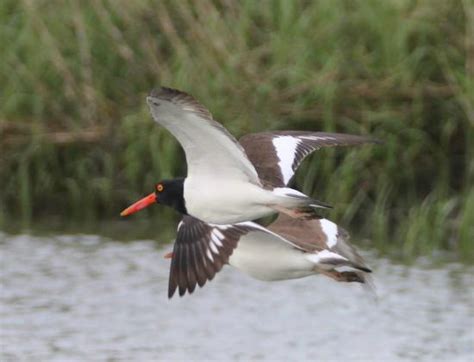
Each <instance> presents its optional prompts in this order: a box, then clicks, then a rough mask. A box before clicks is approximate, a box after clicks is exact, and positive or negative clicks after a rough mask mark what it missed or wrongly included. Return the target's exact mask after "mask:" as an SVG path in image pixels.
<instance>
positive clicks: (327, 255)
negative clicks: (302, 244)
mask: <svg viewBox="0 0 474 362" xmlns="http://www.w3.org/2000/svg"><path fill="white" fill-rule="evenodd" d="M306 258H307V259H308V260H309V261H311V262H313V263H315V264H319V263H324V259H340V260H341V261H348V259H347V258H344V257H343V256H341V255H339V254H336V253H333V252H332V251H329V250H322V251H320V252H319V253H315V254H307V255H306Z"/></svg>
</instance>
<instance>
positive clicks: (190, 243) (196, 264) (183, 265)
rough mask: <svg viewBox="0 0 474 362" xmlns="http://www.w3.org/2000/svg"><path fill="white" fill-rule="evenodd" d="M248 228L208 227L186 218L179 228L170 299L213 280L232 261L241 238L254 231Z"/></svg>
mask: <svg viewBox="0 0 474 362" xmlns="http://www.w3.org/2000/svg"><path fill="white" fill-rule="evenodd" d="M246 224H251V223H240V224H234V225H216V224H208V223H205V222H203V221H201V220H199V219H196V218H194V217H192V216H189V215H185V216H184V217H183V219H182V221H181V222H180V224H179V225H178V234H177V236H176V241H175V244H174V248H173V254H172V259H171V266H170V275H169V284H168V297H169V298H171V297H172V296H173V294H174V293H175V291H176V289H179V295H180V296H183V295H184V294H185V293H186V291H188V293H192V292H193V291H194V289H195V288H196V284H197V285H199V286H200V287H202V286H203V285H204V284H206V281H208V280H212V279H213V278H214V275H216V273H217V272H219V271H220V270H221V269H222V267H223V266H224V264H226V263H227V262H228V260H229V257H230V256H231V255H232V252H233V251H234V248H235V247H236V246H237V242H238V241H239V239H240V237H241V236H242V235H245V234H246V233H248V232H249V230H251V227H249V226H248V225H246Z"/></svg>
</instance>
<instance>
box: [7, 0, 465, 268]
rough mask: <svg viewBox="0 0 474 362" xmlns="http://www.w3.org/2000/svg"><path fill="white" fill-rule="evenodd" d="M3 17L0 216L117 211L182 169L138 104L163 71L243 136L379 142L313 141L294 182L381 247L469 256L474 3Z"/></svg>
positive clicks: (20, 7)
mask: <svg viewBox="0 0 474 362" xmlns="http://www.w3.org/2000/svg"><path fill="white" fill-rule="evenodd" d="M0 20H1V21H0V42H1V43H2V44H4V46H3V47H1V48H0V57H1V60H2V61H1V62H0V84H1V90H0V102H1V107H0V132H1V138H0V140H1V145H0V146H1V153H0V183H1V184H0V190H1V194H0V224H3V225H6V224H8V223H9V222H10V221H11V220H22V221H23V223H24V224H25V225H28V224H31V223H32V222H34V221H35V220H39V219H43V220H44V219H47V217H48V215H60V216H62V217H63V218H72V219H75V220H78V221H91V222H94V220H98V219H111V218H115V217H116V216H117V214H118V212H119V211H120V210H121V209H122V208H123V207H124V206H126V205H127V204H128V203H129V202H130V201H133V200H135V199H136V198H137V197H139V196H141V195H143V194H144V193H148V192H149V191H150V190H151V188H152V187H153V185H154V183H155V182H156V181H157V180H158V179H160V178H167V177H172V176H176V175H184V174H185V167H184V166H183V159H184V157H183V153H182V151H181V150H180V148H179V145H178V144H177V143H176V141H175V140H174V139H173V138H172V137H171V136H170V135H169V134H167V132H166V131H164V130H163V129H159V128H158V127H156V126H155V125H154V123H153V122H152V121H151V118H150V116H149V114H148V111H147V109H146V105H145V102H144V98H145V95H146V94H147V92H148V91H149V90H150V89H152V88H153V87H154V86H157V85H161V84H162V85H167V86H171V87H176V88H179V89H182V90H185V91H187V92H189V93H191V94H193V95H194V96H195V97H196V98H198V99H199V100H200V101H201V102H202V103H204V104H205V105H206V106H208V108H209V109H210V110H211V111H212V113H213V114H214V117H215V118H216V119H217V120H219V121H221V122H222V123H223V124H224V125H225V126H226V127H227V128H229V130H230V131H231V132H232V133H233V134H235V135H237V136H240V135H243V134H245V133H249V132H257V131H262V130H267V129H305V130H324V131H337V132H346V133H355V134H370V135H373V136H374V137H377V138H380V139H382V140H384V142H385V143H384V145H382V146H372V145H371V146H364V147H359V148H352V149H349V148H347V149H338V150H324V151H321V152H320V153H319V154H318V155H316V156H314V157H312V158H311V159H310V160H308V161H307V162H305V164H304V165H303V168H302V170H301V171H300V173H299V174H298V176H297V181H296V182H297V184H298V185H299V187H301V188H302V189H303V190H304V191H305V192H308V193H311V194H313V195H315V196H317V197H318V198H320V199H322V200H325V201H328V202H330V203H332V204H334V206H335V210H334V211H333V212H331V213H330V214H329V215H328V216H329V217H331V218H332V219H333V220H335V221H337V222H338V223H340V224H341V225H343V226H344V227H345V228H346V229H348V230H351V231H354V233H356V234H357V235H363V236H364V237H366V238H368V239H370V240H371V243H373V244H375V245H377V246H378V247H379V248H380V249H381V250H389V251H395V252H397V253H399V254H400V255H402V256H403V257H405V258H411V257H414V256H416V255H420V254H429V253H431V252H433V251H435V250H438V249H448V250H453V251H455V252H456V253H457V254H458V255H459V257H460V258H466V259H467V260H472V259H473V258H474V246H473V244H474V235H473V229H474V226H473V224H474V209H473V207H474V206H473V204H474V200H473V198H474V196H473V186H472V185H474V164H473V159H474V96H473V94H474V42H473V40H472V39H474V4H473V3H472V1H469V0H464V1H461V0H447V1H441V0H434V1H432V0H422V1H417V2H415V1H408V0H389V1H350V2H349V1H338V0H336V1H332V0H323V1H310V2H308V1H286V0H281V1H265V2H256V1H250V0H247V1H245V0H244V1H240V2H232V1H223V0H222V1H217V0H216V1H211V0H202V1H145V0H141V1H134V2H128V1H123V0H119V1H113V2H112V1H105V0H97V1H91V2H78V1H71V2H66V3H63V2H57V1H51V2H46V1H31V0H29V1H28V0H23V1H11V0H6V1H2V2H1V4H0ZM156 209H158V208H155V210H152V211H150V212H147V213H145V215H149V216H150V218H151V219H152V220H153V219H154V217H155V216H154V215H155V214H158V213H159V214H160V215H163V209H162V208H160V210H158V211H157V210H156ZM165 215H166V217H170V218H171V217H173V216H171V215H173V214H172V213H171V212H166V213H165ZM143 217H145V216H143Z"/></svg>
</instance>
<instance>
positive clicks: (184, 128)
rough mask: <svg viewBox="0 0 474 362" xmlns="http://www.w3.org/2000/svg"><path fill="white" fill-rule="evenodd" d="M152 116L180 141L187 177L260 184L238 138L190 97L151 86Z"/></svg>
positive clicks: (148, 98) (148, 100)
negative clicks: (221, 178) (217, 176)
mask: <svg viewBox="0 0 474 362" xmlns="http://www.w3.org/2000/svg"><path fill="white" fill-rule="evenodd" d="M147 103H148V105H149V106H150V111H151V115H152V116H153V119H154V120H155V121H156V122H157V123H158V124H160V125H162V126H163V127H165V128H166V129H167V130H168V131H170V132H171V133H172V134H173V136H175V137H176V139H177V140H178V141H179V143H180V144H181V146H182V147H183V149H184V152H185V154H186V160H187V164H188V177H198V178H206V177H215V174H216V172H219V174H220V175H222V176H223V177H229V178H232V179H239V180H245V181H249V182H251V183H254V184H256V185H259V184H260V181H259V178H258V175H257V171H256V170H255V167H254V166H253V165H252V163H251V162H250V161H249V159H248V158H247V155H246V154H245V151H244V150H243V148H242V146H241V145H240V144H239V143H238V142H237V140H236V139H235V138H234V137H233V136H232V135H231V134H230V133H229V132H228V131H227V130H226V129H225V128H224V127H223V126H222V125H221V124H220V123H217V122H216V121H214V120H213V118H212V115H211V113H210V112H209V111H208V110H207V109H206V108H205V107H204V106H203V105H202V104H200V103H199V102H198V101H196V100H195V99H194V98H193V97H192V96H190V95H189V94H186V93H184V92H181V91H178V90H175V89H170V88H165V87H162V88H158V89H154V90H153V91H152V92H151V93H150V95H149V96H148V97H147Z"/></svg>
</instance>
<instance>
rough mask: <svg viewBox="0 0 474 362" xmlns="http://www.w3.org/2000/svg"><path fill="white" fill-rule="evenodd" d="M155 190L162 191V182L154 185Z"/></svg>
mask: <svg viewBox="0 0 474 362" xmlns="http://www.w3.org/2000/svg"><path fill="white" fill-rule="evenodd" d="M156 191H158V192H161V191H163V185H162V184H158V185H156Z"/></svg>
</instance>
